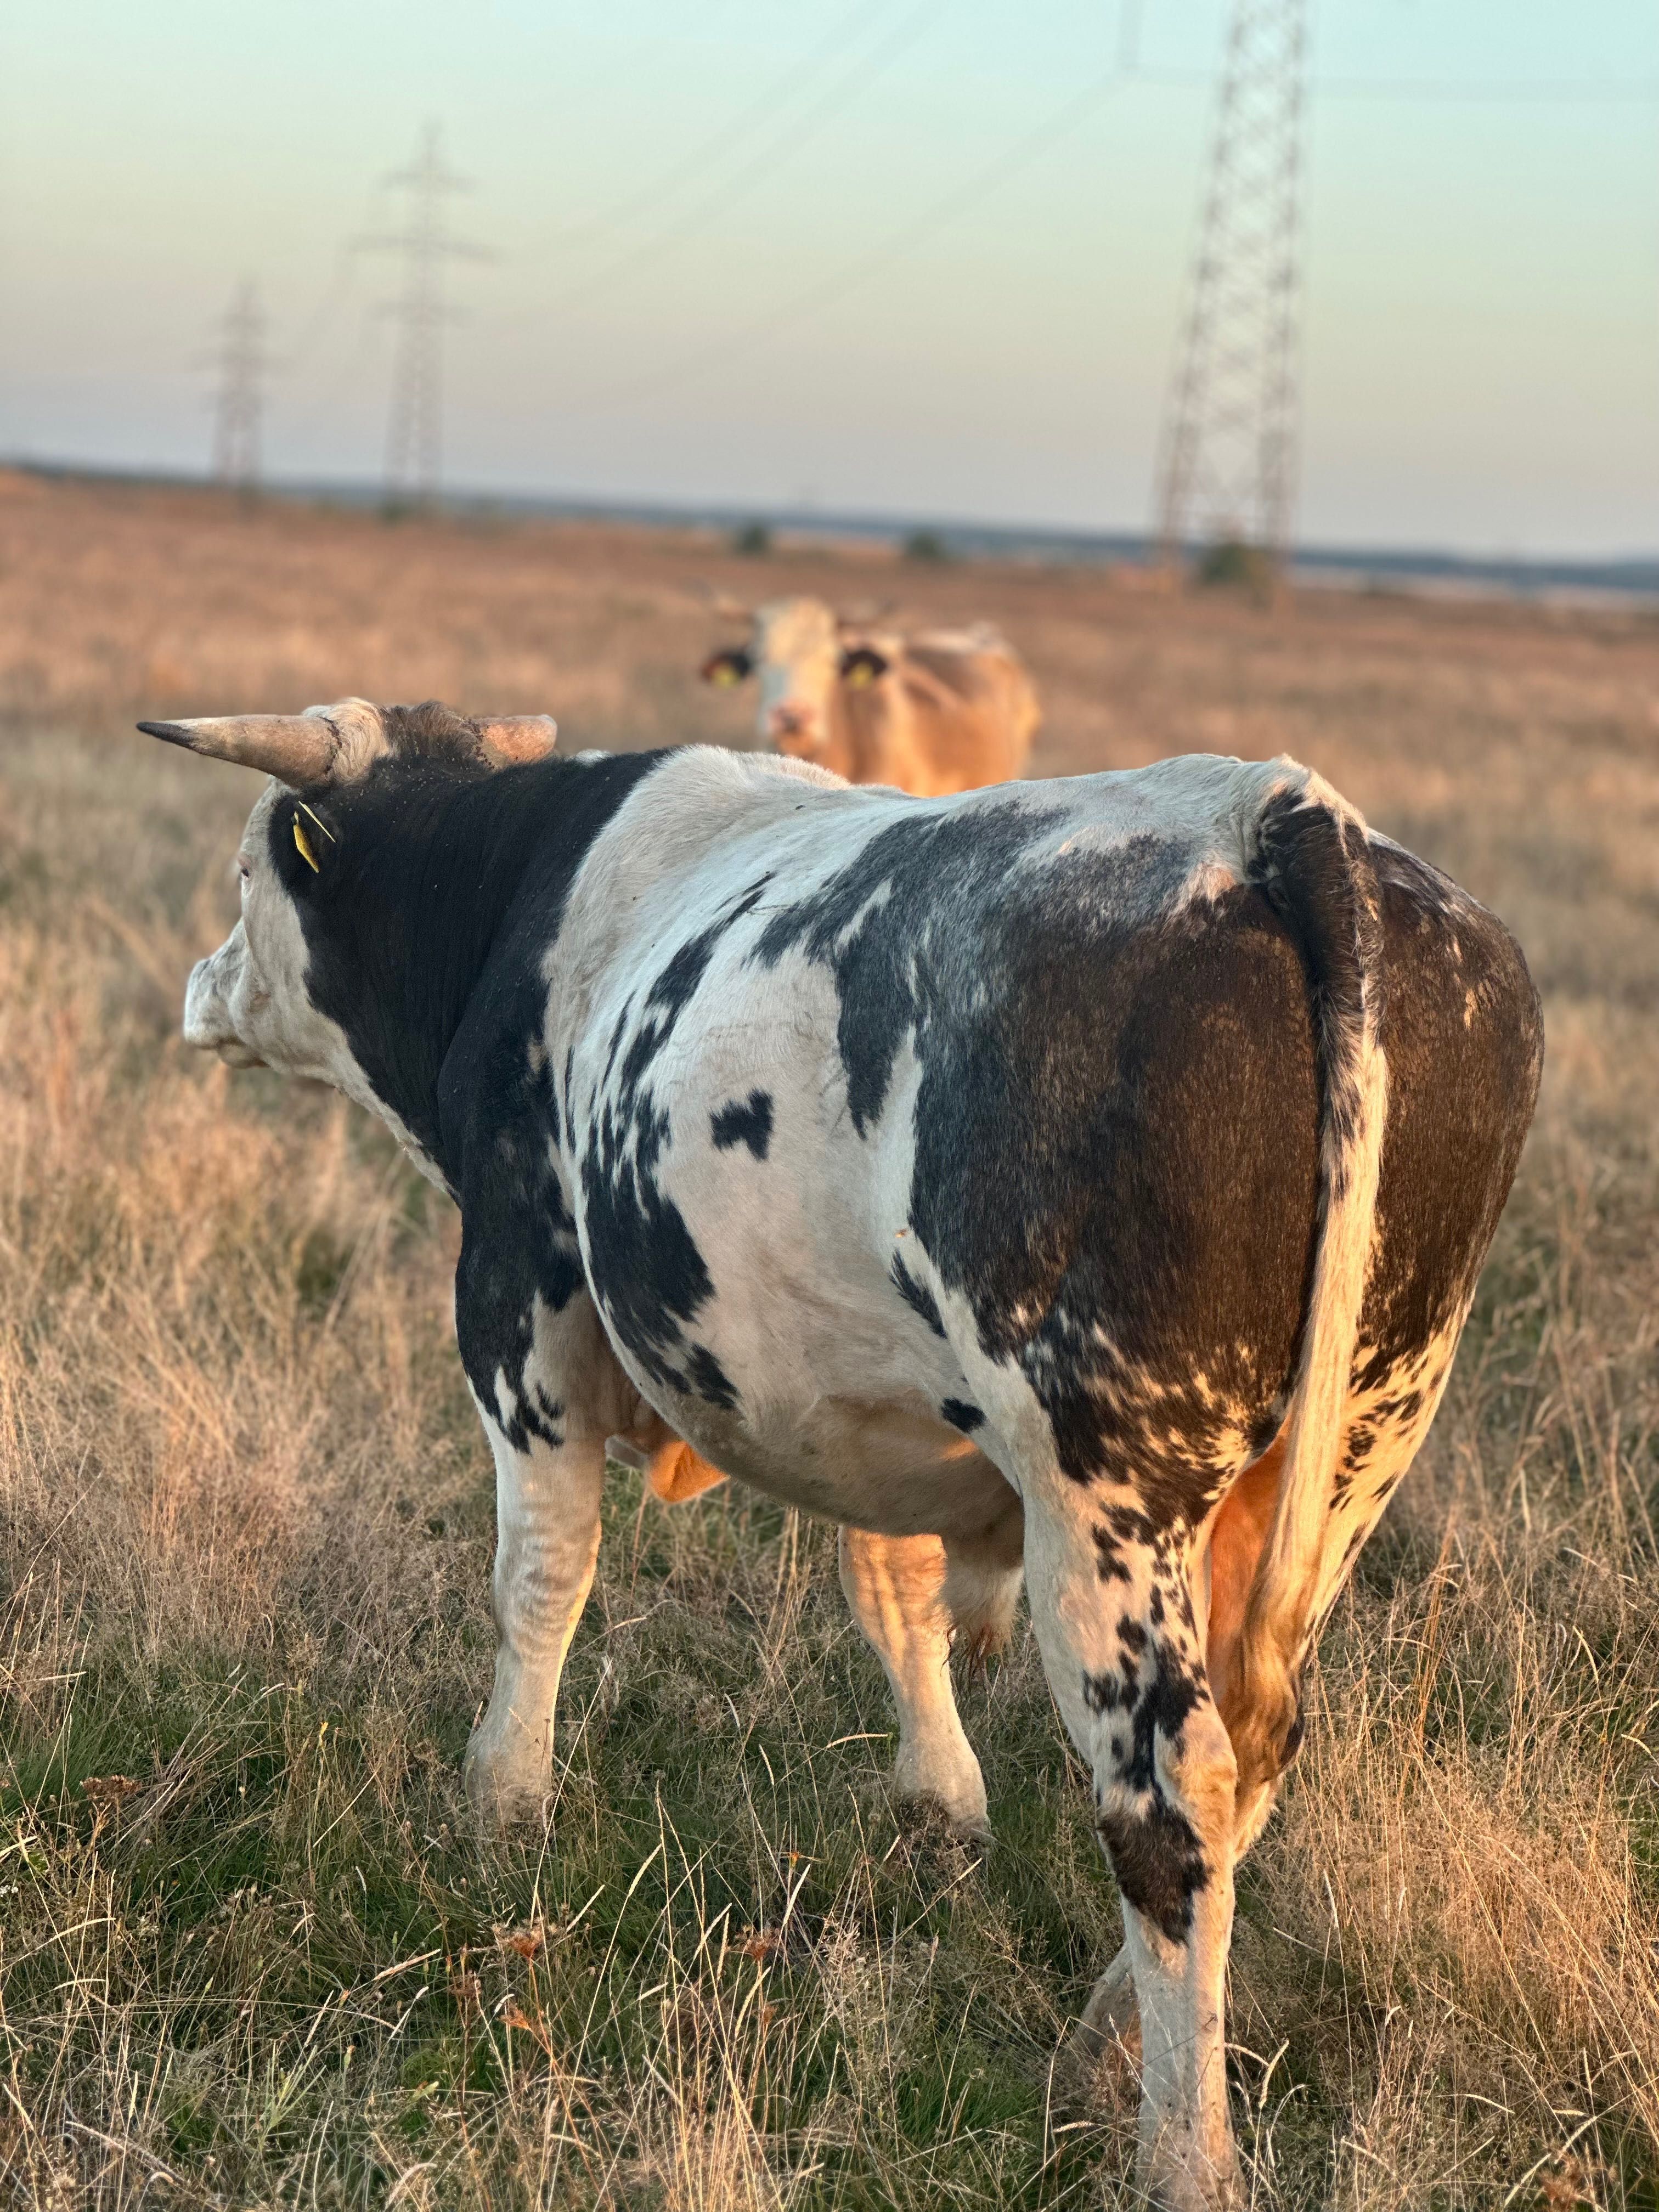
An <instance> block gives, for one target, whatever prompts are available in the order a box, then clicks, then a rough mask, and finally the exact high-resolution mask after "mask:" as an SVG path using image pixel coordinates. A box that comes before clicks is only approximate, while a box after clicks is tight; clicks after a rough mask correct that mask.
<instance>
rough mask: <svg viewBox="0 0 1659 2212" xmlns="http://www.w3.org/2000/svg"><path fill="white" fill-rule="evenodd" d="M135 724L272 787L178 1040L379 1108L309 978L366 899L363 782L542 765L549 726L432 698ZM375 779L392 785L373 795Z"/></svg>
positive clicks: (481, 774) (251, 827)
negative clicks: (335, 928)
mask: <svg viewBox="0 0 1659 2212" xmlns="http://www.w3.org/2000/svg"><path fill="white" fill-rule="evenodd" d="M138 726H139V728H140V729H141V730H143V731H144V732H147V733H148V734H149V736H150V737H153V738H163V739H164V740H165V741H166V742H167V744H174V745H183V746H185V747H186V748H187V749H188V750H190V751H191V752H197V753H203V754H205V755H206V756H207V757H209V758H210V759H213V760H223V761H233V762H235V763H239V764H240V765H241V766H242V767H245V768H254V769H264V771H265V772H266V774H267V775H270V777H271V779H272V781H270V783H269V784H268V785H267V786H266V787H265V789H264V792H263V793H261V795H260V797H259V799H258V800H257V801H256V803H255V805H254V808H253V811H252V814H250V815H249V817H248V822H247V828H246V830H244V832H243V834H242V842H241V845H240V849H239V851H238V853H237V855H236V867H237V872H238V875H239V876H240V880H241V892H242V915H241V919H240V921H238V923H237V924H236V927H235V928H234V929H233V930H232V931H231V933H230V935H229V936H228V938H227V939H225V941H224V943H223V944H222V945H221V946H220V947H219V950H218V951H216V952H214V953H211V954H210V955H209V957H207V958H206V959H205V960H198V961H197V963H196V966H195V968H194V969H192V970H191V978H190V984H189V987H188V989H187V990H186V993H185V1042H186V1043H189V1044H193V1045H198V1046H200V1047H201V1048H203V1049H204V1050H205V1051H212V1052H216V1053H218V1054H219V1055H220V1056H221V1058H222V1059H223V1060H228V1061H229V1063H230V1064H231V1066H234V1067H252V1066H261V1065H264V1066H270V1067H276V1068H280V1069H282V1070H283V1071H284V1072H285V1073H289V1074H292V1075H306V1076H312V1077H315V1078H318V1079H321V1080H323V1081H325V1082H329V1083H333V1084H335V1085H337V1086H338V1087H339V1088H340V1089H342V1090H343V1091H347V1092H348V1093H349V1095H351V1096H353V1097H360V1098H362V1102H363V1103H366V1104H367V1103H373V1102H371V1101H370V1100H369V1099H368V1098H367V1097H364V1096H363V1093H364V1091H365V1087H366V1078H365V1076H364V1073H363V1071H362V1066H360V1065H359V1063H358V1061H357V1060H356V1059H355V1058H354V1056H353V1055H352V1054H351V1053H350V1051H349V1048H348V1047H347V1045H346V1042H345V1040H344V1037H343V1032H342V1030H341V1028H340V1025H339V1024H338V1023H337V1021H336V1020H334V1019H333V1018H331V1016H330V1015H329V1014H328V1013H326V1012H325V1011H324V1010H323V1008H322V1007H321V1006H319V1004H318V1002H317V993H316V981H315V975H314V972H313V970H314V957H313V956H314V954H315V951H316V949H317V945H318V943H319V939H322V938H325V937H326V936H327V935H328V934H329V933H330V929H331V923H333V922H337V921H338V920H339V919H340V918H341V914H340V910H341V909H342V908H343V907H344V906H346V905H347V904H357V903H360V902H361V896H362V885H363V884H364V882H365V880H366V878H368V876H369V875H370V872H371V865H372V857H373V856H372V855H367V854H364V853H363V852H362V850H360V849H357V848H359V847H360V846H361V844H362V841H363V839H364V836H365V834H366V832H365V827H364V812H363V805H362V801H363V799H364V798H365V797H366V794H367V793H368V789H369V787H371V786H372V787H374V788H375V790H376V793H377V795H378V796H380V797H381V798H382V799H385V800H389V801H390V803H392V804H393V805H395V804H396V802H397V797H398V793H397V789H396V787H397V786H398V785H399V784H400V783H406V784H407V785H408V786H409V787H410V792H409V795H410V797H411V798H412V797H413V795H414V791H415V787H416V786H417V785H418V786H421V787H423V788H429V787H430V785H431V783H432V781H433V780H434V776H435V775H447V777H452V778H457V779H460V780H463V781H472V780H478V779H483V778H485V777H487V776H488V775H489V774H490V773H491V771H492V770H494V769H498V768H505V767H517V766H522V765H525V764H526V763H531V762H533V761H537V760H540V759H544V758H545V757H546V756H547V755H548V754H549V753H550V752H551V751H552V750H553V744H554V738H555V735H556V732H555V728H554V724H553V721H552V718H551V717H550V715H546V714H532V715H520V716H513V717H496V718H485V719H481V720H469V719H468V718H467V717H465V715H461V714H455V713H453V711H452V710H451V709H450V708H447V707H445V706H441V704H440V703H439V702H437V701H436V700H430V701H428V702H427V703H426V704H425V705H424V706H420V707H375V706H371V705H370V703H369V702H368V700H366V699H346V700H343V701H341V702H340V703H339V704H338V705H337V706H333V707H309V708H307V709H306V711H305V713H304V714H231V715H226V716H223V717H216V718H214V719H211V720H204V721H191V722H141V723H140V724H139V725H138ZM422 771H424V773H423V774H422ZM382 785H391V786H392V787H393V789H392V791H391V792H389V793H381V792H380V786H382ZM354 799H355V800H356V801H357V802H358V803H356V804H354V803H353V802H354Z"/></svg>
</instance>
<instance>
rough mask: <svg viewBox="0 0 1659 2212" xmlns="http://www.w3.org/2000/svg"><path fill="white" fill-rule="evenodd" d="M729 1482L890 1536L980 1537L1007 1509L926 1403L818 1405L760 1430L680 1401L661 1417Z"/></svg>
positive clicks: (1004, 1490)
mask: <svg viewBox="0 0 1659 2212" xmlns="http://www.w3.org/2000/svg"><path fill="white" fill-rule="evenodd" d="M662 1410H663V1412H664V1413H665V1416H666V1417H667V1418H668V1419H671V1420H673V1421H674V1422H675V1423H676V1424H677V1425H679V1426H680V1429H681V1433H682V1434H683V1435H684V1437H686V1439H687V1441H688V1442H689V1443H691V1444H693V1445H694V1446H695V1447H696V1449H697V1450H698V1451H700V1452H701V1453H702V1454H703V1455H704V1456H705V1457H706V1458H708V1459H709V1460H712V1461H713V1462H714V1465H715V1466H716V1467H719V1468H723V1469H724V1470H725V1472H726V1474H732V1475H735V1476H736V1477H737V1478H738V1480H739V1481H743V1482H746V1483H748V1484H750V1486H752V1487H753V1488H754V1489H757V1490H761V1491H764V1492H766V1494H767V1495H768V1496H769V1497H770V1498H778V1499H779V1500H781V1502H782V1503H783V1504H787V1505H796V1506H799V1507H800V1508H801V1510H803V1511H804V1512H808V1513H815V1514H817V1515H819V1516H822V1517H823V1519H825V1520H830V1521H847V1522H851V1523H852V1524H853V1526H854V1528H870V1529H874V1530H875V1531H877V1532H878V1534H882V1535H887V1536H913V1535H918V1534H922V1533H924V1532H928V1533H932V1534H935V1535H941V1536H954V1535H962V1536H966V1535H970V1534H977V1533H979V1532H980V1531H981V1530H983V1529H985V1528H988V1527H990V1526H991V1524H992V1523H993V1522H996V1521H999V1520H1000V1519H1001V1518H1002V1516H1004V1515H1005V1514H1006V1511H1007V1510H1008V1507H1009V1504H1010V1502H1011V1497H1012V1492H1011V1491H1010V1488H1009V1486H1008V1484H1007V1483H1006V1481H1005V1480H1003V1478H1002V1476H1001V1474H999V1472H998V1471H997V1469H996V1468H995V1467H994V1465H993V1463H992V1462H991V1461H990V1460H989V1459H987V1457H986V1455H985V1454H984V1453H983V1452H982V1451H981V1450H980V1449H978V1448H977V1446H975V1444H973V1443H970V1442H969V1439H968V1438H967V1437H964V1436H962V1435H959V1434H958V1433H957V1431H956V1430H954V1429H952V1428H951V1427H949V1426H948V1425H946V1424H945V1423H944V1422H942V1421H939V1420H938V1419H935V1418H934V1417H933V1414H932V1413H930V1412H929V1411H928V1410H927V1407H926V1404H925V1401H921V1400H920V1399H918V1400H917V1401H915V1403H906V1402H904V1401H894V1402H889V1403H884V1404H872V1403H870V1402H869V1401H867V1400H860V1399H854V1398H819V1399H817V1400H815V1401H813V1402H812V1403H811V1405H810V1406H808V1407H802V1408H800V1409H799V1411H792V1410H791V1409H787V1408H783V1407H775V1408H773V1409H772V1410H771V1411H770V1412H769V1413H768V1414H766V1415H764V1416H763V1417H762V1418H761V1419H758V1420H757V1421H756V1422H754V1423H750V1421H746V1420H744V1419H739V1418H736V1417H734V1416H732V1415H731V1414H722V1413H719V1412H718V1411H715V1410H713V1409H710V1408H708V1407H698V1406H696V1404H695V1403H694V1402H692V1401H680V1402H679V1403H678V1404H676V1405H673V1406H671V1407H669V1406H665V1407H663V1408H662Z"/></svg>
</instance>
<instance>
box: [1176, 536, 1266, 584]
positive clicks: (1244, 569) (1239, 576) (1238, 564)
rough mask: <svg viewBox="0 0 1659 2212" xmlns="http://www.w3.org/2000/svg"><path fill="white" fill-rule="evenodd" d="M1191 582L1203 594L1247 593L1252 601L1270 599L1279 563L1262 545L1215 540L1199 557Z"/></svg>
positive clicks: (1224, 539) (1223, 539)
mask: <svg viewBox="0 0 1659 2212" xmlns="http://www.w3.org/2000/svg"><path fill="white" fill-rule="evenodd" d="M1193 577H1194V582H1195V583H1198V584H1200V585H1201V586H1203V587H1204V589H1205V590H1206V591H1234V592H1249V594H1250V595H1251V597H1252V598H1255V599H1271V598H1272V597H1273V592H1274V591H1275V589H1276V588H1277V586H1278V583H1279V563H1278V562H1277V561H1276V560H1275V559H1274V557H1273V555H1272V554H1271V553H1269V552H1268V551H1267V548H1266V547H1265V546H1261V545H1247V544H1245V543H1244V540H1243V538H1217V539H1216V541H1215V543H1214V544H1212V545H1208V546H1206V548H1205V550H1204V551H1203V552H1202V553H1201V554H1200V556H1199V561H1198V566H1197V568H1195V569H1194V572H1193Z"/></svg>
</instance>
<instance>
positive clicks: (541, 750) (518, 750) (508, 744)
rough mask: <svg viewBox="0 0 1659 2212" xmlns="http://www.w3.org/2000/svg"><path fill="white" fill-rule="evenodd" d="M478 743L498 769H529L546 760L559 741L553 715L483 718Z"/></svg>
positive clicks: (516, 715) (480, 720)
mask: <svg viewBox="0 0 1659 2212" xmlns="http://www.w3.org/2000/svg"><path fill="white" fill-rule="evenodd" d="M477 722H478V742H479V744H482V745H483V749H484V751H485V752H486V753H487V754H488V755H489V759H490V760H491V762H492V763H494V765H495V767H496V768H526V767H528V766H529V764H530V763H532V761H542V760H545V759H546V758H547V757H548V755H549V754H550V752H551V751H552V750H553V748H554V746H555V744H556V743H557V741H558V735H559V726H558V724H557V723H556V721H555V720H554V719H553V717H552V716H551V714H480V715H479V716H478V718H477Z"/></svg>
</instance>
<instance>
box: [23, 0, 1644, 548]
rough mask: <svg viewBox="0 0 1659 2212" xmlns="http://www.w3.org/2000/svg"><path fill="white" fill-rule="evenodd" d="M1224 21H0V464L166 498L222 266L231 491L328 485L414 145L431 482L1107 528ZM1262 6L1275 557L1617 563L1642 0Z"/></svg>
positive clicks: (338, 0) (410, 3) (223, 3)
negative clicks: (1294, 537) (435, 162)
mask: <svg viewBox="0 0 1659 2212" xmlns="http://www.w3.org/2000/svg"><path fill="white" fill-rule="evenodd" d="M1126 11H1127V12H1126ZM1227 15H1228V0H1093V4H1084V0H1045V4H1043V5H1042V6H1041V7H1038V6H1036V5H1034V4H1033V0H788V4H787V5H785V4H782V0H611V4H609V5H607V6H606V7H605V8H603V9H601V8H599V7H596V6H594V5H592V0H589V4H587V5H585V6H577V5H574V4H571V0H465V4H460V0H283V5H282V6H281V7H280V8H273V7H271V6H270V5H269V4H268V0H265V3H264V4H260V5H258V6H254V5H250V4H247V0H144V4H143V6H140V7H135V6H134V5H133V4H132V0H12V4H11V6H10V7H9V9H7V10H6V11H5V12H4V17H3V21H0V455H9V456H11V457H13V458H22V459H30V458H33V459H52V460H58V461H64V460H68V461H80V462H91V463H98V464H105V465H120V466H130V467H141V468H165V469H180V470H201V469H203V468H204V466H205V465H206V461H207V457H208V453H209V449H210V438H211V430H212V409H211V392H212V374H211V370H210V367H209V366H207V363H208V362H209V360H210V356H211V354H212V352H213V349H214V346H215V343H216V338H215V332H216V322H217V319H218V318H219V317H220V316H222V313H223V311H224V309H225V307H226V305H227V304H228V301H229V298H230V296H231V295H232V293H233V291H234V289H235V287H236V286H237V284H238V283H240V282H241V281H242V280H243V279H244V278H246V277H252V278H254V279H255V280H256V281H257V283H258V286H259V289H260V294H261V297H262V299H263V301H264V305H265V307H266V309H267V312H268V315H269V321H270V343H271V349H272V352H273V355H274V356H276V361H275V367H274V373H273V378H272V385H271V392H270V408H269V414H268V421H267V426H266V439H265V462H266V468H267V472H268V474H269V475H270V477H272V478H274V479H278V480H280V479H282V478H283V477H289V478H296V479H297V478H313V479H315V478H319V477H325V478H335V479H350V480H373V479H374V477H376V476H377V475H378V473H379V471H380V468H381V466H382V463H383V458H384V452H385V445H386V416H387V404H388V393H389V390H390V385H391V378H392V348H393V344H394V325H393V324H392V320H391V319H390V318H389V317H388V316H387V315H386V313H385V312H384V306H385V303H386V301H387V300H388V299H389V298H390V297H391V295H392V293H393V291H394V289H395V288H396V283H397V270H396V266H395V257H394V256H393V255H392V254H390V253H388V252H385V251H382V250H376V249H374V248H373V247H371V246H363V245H362V244H361V243H360V241H362V240H364V239H372V238H374V237H375V236H384V235H386V234H387V233H389V232H392V231H395V230H396V228H398V222H399V202H398V194H397V192H396V191H395V190H394V189H392V188H391V187H389V186H388V185H386V182H385V179H386V178H387V177H388V176H389V175H391V174H393V173H397V172H398V171H399V170H402V169H405V168H406V167H408V165H409V162H410V158H411V156H412V155H413V152H414V149H415V147H416V143H417V141H418V139H419V137H420V134H421V132H422V129H423V127H424V126H425V125H426V124H427V123H428V121H433V122H435V123H437V124H438V125H440V127H441V132H442V145H443V149H444V153H445V155H446V158H447V161H448V162H449V163H450V165H451V166H452V167H453V168H454V169H455V170H456V171H458V172H459V173H462V174H463V175H464V176H465V178H466V179H469V180H470V188H469V189H468V190H466V191H465V192H458V193H457V194H456V195H454V197H453V200H452V202H451V204H450V216H451V220H452V222H453V225H454V228H455V229H456V231H457V232H458V233H459V234H463V235H465V238H467V239H469V240H476V241H477V242H478V243H479V244H480V245H482V246H485V247H487V248H488V250H489V257H490V258H488V259H479V260H476V261H474V260H466V261H461V260H457V261H456V262H455V263H453V264H452V268H451V272H450V276H449V279H448V282H449V287H450V295H451V297H452V299H453V303H454V306H455V307H456V309H457V319H455V321H454V322H453V325H451V326H450V327H449V328H448V330H447V332H446V337H445V363H444V367H445V410H444V419H445V439H444V445H445V453H444V476H445V481H446V483H447V484H449V485H451V486H452V487H453V488H456V489H477V490H482V491H487V492H519V493H532V494H546V495H555V496H570V497H581V498H598V499H618V500H625V501H668V502H676V503H686V504H690V505H694V506H695V505H699V504H718V505H720V506H722V507H735V508H739V509H742V508H748V507H752V508H754V509H755V510H756V511H762V510H766V509H777V508H781V507H803V506H813V505H816V506H819V507H823V508H824V509H826V510H833V511H841V512H846V511H854V512H865V513H886V514H895V515H903V516H920V517H930V518H937V519H942V520H949V519H952V518H965V519H976V520H991V521H1007V522H1023V523H1035V524H1048V525H1059V526H1073V527H1081V528H1087V529H1102V530H1115V529H1122V530H1138V529H1140V528H1143V527H1144V526H1146V524H1147V523H1148V521H1149V520H1150V519H1151V515H1152V504H1153V477H1154V465H1155V455H1156V452H1157V447H1158V435H1159V427H1160V422H1161V420H1162V416H1163V410H1164V395H1165V392H1166V388H1167V386H1168V384H1169V380H1170V368H1171V364H1172V361H1173V358H1174V354H1175V349H1176V335H1177V331H1178V328H1179V325H1180V321H1181V316H1182V304H1183V301H1184V299H1185V297H1186V294H1187V286H1188V281H1189V272H1190V269H1191V265H1192V262H1193V257H1194V246H1195V243H1196V238H1197V222H1198V211H1199V205H1200V191H1201V188H1202V185H1203V181H1204V173H1205V161H1206V148H1207V144H1208V140H1209V134H1210V131H1211V126H1212V119H1213V112H1214V104H1215V90H1214V85H1215V78H1216V75H1217V72H1218V69H1219V66H1220V61H1221V56H1222V52H1223V44H1224V36H1225V27H1226V21H1227ZM1310 16H1311V33H1310V70H1309V73H1310V86H1311V91H1310V110H1309V128H1308V142H1307V168H1306V191H1305V209H1304V282H1305V294H1304V326H1303V343H1302V349H1301V362H1302V380H1303V391H1304V408H1303V417H1302V435H1301V460H1300V470H1299V476H1300V483H1301V494H1300V501H1299V530H1300V534H1301V536H1302V537H1303V538H1304V540H1305V541H1307V542H1310V543H1324V544H1370V545H1396V546H1442V547H1446V548H1449V549H1453V550H1464V551H1468V552H1474V553H1486V554H1502V555H1506V556H1528V555H1530V556H1549V555H1575V554H1579V555H1589V556H1599V555H1607V554H1618V553H1632V552H1651V551H1653V550H1659V435H1656V427H1659V10H1656V9H1654V7H1653V5H1652V0H1576V4H1575V5H1574V6H1573V7H1571V9H1567V8H1564V7H1562V6H1561V5H1560V4H1559V0H1310Z"/></svg>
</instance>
